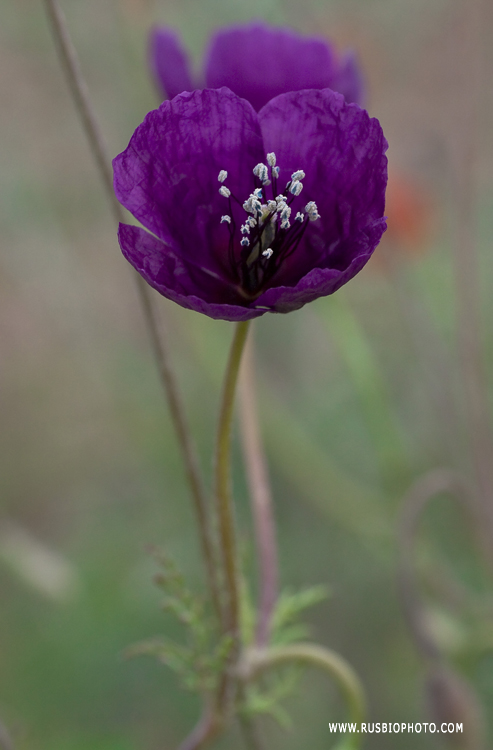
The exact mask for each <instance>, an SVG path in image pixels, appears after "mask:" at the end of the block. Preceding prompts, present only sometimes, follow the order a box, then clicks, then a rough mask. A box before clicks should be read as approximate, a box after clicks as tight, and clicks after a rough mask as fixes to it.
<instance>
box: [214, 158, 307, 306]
mask: <svg viewBox="0 0 493 750" xmlns="http://www.w3.org/2000/svg"><path fill="white" fill-rule="evenodd" d="M279 173H280V168H279V167H278V166H276V155H275V154H274V153H270V154H267V164H257V166H256V167H254V169H253V176H254V190H253V193H250V196H249V197H248V198H247V200H246V201H244V202H243V203H241V201H239V200H238V198H237V197H236V196H235V195H233V194H232V192H231V190H229V188H227V187H226V185H225V184H224V182H225V180H226V179H227V177H228V173H227V172H226V170H224V169H222V170H221V171H220V172H219V176H218V180H219V182H220V183H221V187H220V188H219V193H220V194H221V195H222V196H224V198H227V199H228V201H229V213H228V214H225V215H224V216H222V217H221V223H222V224H226V226H227V228H228V231H229V250H228V253H229V263H230V265H231V269H232V272H233V275H234V277H235V279H236V280H237V282H238V283H239V289H240V292H241V293H242V294H243V296H244V297H246V298H247V299H255V298H256V297H258V296H259V295H260V294H261V293H262V291H263V289H264V288H265V287H266V285H267V283H268V282H269V280H270V279H271V278H272V276H273V275H274V274H275V273H276V271H278V269H279V267H280V266H281V264H282V262H283V261H284V260H285V259H286V258H288V257H289V256H290V255H292V254H293V253H294V252H295V250H296V248H297V247H298V245H299V243H300V241H301V238H302V237H303V235H304V233H305V231H306V227H307V226H308V222H309V221H316V220H317V219H319V218H320V214H319V213H318V209H317V205H316V203H315V202H314V201H310V202H309V203H307V204H306V206H305V207H304V211H303V210H301V211H298V212H297V214H296V216H295V219H294V221H291V214H292V211H293V208H292V206H293V203H294V202H295V201H296V199H297V198H298V196H299V195H300V193H301V191H302V190H303V183H302V182H301V180H303V179H304V177H305V173H304V172H303V170H301V169H299V170H298V171H296V172H293V174H292V175H291V179H290V180H289V182H288V183H287V184H286V186H285V188H284V190H283V192H282V193H278V186H277V182H278V179H279ZM269 188H270V189H269ZM269 193H270V196H271V197H269ZM232 200H234V201H236V203H238V204H239V205H240V206H241V208H242V209H243V210H244V211H245V221H244V223H243V224H242V225H241V226H240V230H239V233H237V232H236V223H235V220H234V218H233V211H232ZM238 246H239V247H238Z"/></svg>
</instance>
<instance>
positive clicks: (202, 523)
mask: <svg viewBox="0 0 493 750" xmlns="http://www.w3.org/2000/svg"><path fill="white" fill-rule="evenodd" d="M44 2H45V6H46V10H47V14H48V17H49V20H50V23H51V28H52V32H53V38H54V41H55V45H56V48H57V52H58V56H59V59H60V63H61V67H62V69H63V71H64V73H65V77H66V79H67V83H68V85H69V88H70V92H71V94H72V98H73V101H74V104H75V107H76V110H77V113H78V115H79V118H80V121H81V123H82V127H83V129H84V133H85V135H86V138H87V140H88V143H89V147H90V150H91V153H92V155H93V158H94V160H95V162H96V166H97V168H98V171H99V175H100V177H101V180H102V183H103V186H104V188H105V191H106V194H107V197H108V200H109V202H110V206H111V210H112V213H113V216H114V218H115V220H116V222H117V223H119V222H123V221H125V213H124V211H123V209H122V206H121V205H120V203H119V202H118V200H117V198H116V195H115V192H114V190H113V174H112V169H111V161H110V159H109V157H108V154H107V152H106V147H105V144H104V140H103V137H102V134H101V131H100V129H99V125H98V122H97V118H96V115H95V113H94V109H93V107H92V104H91V100H90V97H89V91H88V89H87V85H86V82H85V80H84V78H83V76H82V72H81V69H80V65H79V60H78V58H77V53H76V50H75V47H74V45H73V43H72V39H71V37H70V34H69V31H68V26H67V22H66V20H65V16H64V14H63V12H62V10H61V8H60V5H59V4H58V1H57V0H44ZM134 279H135V281H136V284H137V291H138V296H139V299H140V304H141V307H142V311H143V315H144V323H145V326H146V328H147V331H148V335H149V339H150V342H151V346H152V350H153V353H154V357H155V360H156V363H157V366H158V371H159V375H160V379H161V383H162V386H163V388H164V392H165V395H166V398H167V402H168V406H169V410H170V413H171V420H172V422H173V427H174V429H175V432H176V435H177V438H178V442H179V445H180V449H181V452H182V456H183V461H184V464H185V470H186V475H187V479H188V482H189V484H190V489H191V492H192V498H193V503H194V507H195V513H196V517H197V523H198V527H199V534H200V541H201V546H202V553H203V556H204V560H205V564H206V574H207V580H208V586H209V590H210V594H211V599H212V603H213V606H214V609H215V612H216V615H217V617H218V619H220V618H221V610H220V597H219V583H218V571H217V563H216V554H215V549H214V541H213V536H212V532H211V529H210V521H209V513H208V502H207V496H206V492H205V488H204V484H203V481H202V477H201V473H200V469H199V462H198V459H197V453H196V450H195V445H194V443H193V440H192V436H191V433H190V429H189V426H188V421H187V418H186V415H185V409H184V406H183V402H182V399H181V396H180V392H179V388H178V384H177V379H176V376H175V374H174V371H173V368H172V366H171V360H170V356H169V351H168V347H167V344H166V342H165V340H164V338H163V335H162V331H160V327H159V324H158V319H157V316H156V312H155V310H154V306H153V304H152V298H151V291H150V288H149V287H148V286H147V284H146V283H145V281H144V280H143V279H142V277H141V276H139V274H137V273H135V274H134Z"/></svg>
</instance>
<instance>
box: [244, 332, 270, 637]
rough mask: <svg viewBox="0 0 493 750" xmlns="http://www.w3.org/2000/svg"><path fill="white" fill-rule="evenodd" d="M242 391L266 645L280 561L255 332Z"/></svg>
mask: <svg viewBox="0 0 493 750" xmlns="http://www.w3.org/2000/svg"><path fill="white" fill-rule="evenodd" d="M239 395H240V408H241V412H240V413H241V432H242V438H243V454H244V457H245V464H246V470H247V471H246V474H247V480H248V484H249V488H250V497H251V503H252V515H253V521H254V527H255V536H256V542H257V551H258V558H259V573H260V575H259V578H260V603H259V612H258V621H257V630H256V638H255V641H256V645H257V646H258V647H259V648H262V647H264V646H267V644H268V642H269V636H270V626H271V620H272V613H273V611H274V607H275V605H276V601H277V596H278V562H277V542H276V529H275V522H274V514H273V508H272V495H271V491H270V486H269V478H268V473H267V466H266V462H265V456H264V452H263V448H262V439H261V436H260V429H259V424H258V412H257V403H256V398H255V362H254V346H253V339H252V337H251V336H250V339H249V341H248V343H247V345H246V347H245V355H244V358H243V364H242V368H241V373H240V381H239Z"/></svg>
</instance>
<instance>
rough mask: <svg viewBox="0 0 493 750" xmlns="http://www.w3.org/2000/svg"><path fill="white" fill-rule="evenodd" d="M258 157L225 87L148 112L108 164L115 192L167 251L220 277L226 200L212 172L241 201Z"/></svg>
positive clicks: (243, 116) (257, 146)
mask: <svg viewBox="0 0 493 750" xmlns="http://www.w3.org/2000/svg"><path fill="white" fill-rule="evenodd" d="M264 158H265V152H264V148H263V144H262V136H261V133H260V126H259V124H258V118H257V115H256V113H255V112H254V110H253V109H252V107H251V105H250V104H249V103H248V102H246V101H244V100H243V99H239V98H238V97H237V96H235V95H234V94H233V93H232V92H231V91H228V90H227V89H222V90H219V91H211V90H208V89H205V90H202V91H194V92H192V93H185V94H180V95H179V96H177V97H175V98H174V99H173V100H171V101H167V102H163V104H162V105H161V106H160V107H159V109H157V110H154V111H153V112H150V113H149V114H148V115H147V116H146V118H145V120H144V122H143V123H142V124H141V125H140V126H139V127H138V128H137V130H136V131H135V133H134V135H133V136H132V138H131V140H130V143H129V145H128V147H127V149H126V150H125V151H124V152H123V153H122V154H120V155H119V156H117V157H116V159H114V161H113V167H114V184H115V192H116V196H117V198H118V200H119V201H120V203H122V204H123V205H124V206H125V208H127V209H128V210H129V211H130V212H131V213H132V214H133V215H134V216H135V218H136V219H138V221H140V222H141V223H142V224H143V225H144V226H145V227H146V228H147V229H149V230H150V231H151V232H153V233H154V234H155V235H157V236H158V237H159V238H160V239H162V240H163V241H164V242H166V243H167V244H168V245H170V246H171V247H172V248H173V250H174V252H176V253H180V254H182V255H183V257H184V259H188V260H193V259H195V258H196V259H198V262H199V263H200V265H202V266H204V267H205V268H207V269H209V270H210V271H213V272H214V273H216V274H218V275H219V276H223V277H224V278H226V279H227V278H229V277H230V276H231V269H230V267H229V265H228V252H227V246H228V240H229V234H228V231H227V229H226V228H225V226H224V225H221V224H220V217H221V215H222V214H227V213H229V201H228V199H227V198H224V197H223V196H221V195H220V194H219V187H220V185H221V184H220V183H219V182H218V175H219V172H220V171H221V170H226V171H227V172H228V178H227V180H226V182H225V183H224V184H225V185H227V187H228V188H229V189H230V190H231V191H232V192H233V194H234V195H236V196H237V197H238V198H239V200H241V201H243V200H245V199H246V198H247V197H248V195H249V193H250V192H251V190H252V186H253V175H252V169H253V166H255V164H257V163H258V162H260V161H262V160H263V159H264ZM235 210H236V209H235ZM240 210H241V209H240Z"/></svg>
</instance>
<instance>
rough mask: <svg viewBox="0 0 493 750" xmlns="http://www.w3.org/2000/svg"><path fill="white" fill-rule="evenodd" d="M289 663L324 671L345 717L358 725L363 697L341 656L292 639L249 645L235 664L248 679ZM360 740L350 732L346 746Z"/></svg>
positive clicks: (363, 709) (363, 713) (356, 744)
mask: <svg viewBox="0 0 493 750" xmlns="http://www.w3.org/2000/svg"><path fill="white" fill-rule="evenodd" d="M292 663H294V664H306V665H309V666H313V667H317V668H318V669H321V670H323V671H324V672H328V674H329V675H330V676H331V677H332V678H333V679H334V680H335V681H336V683H337V684H338V686H339V688H340V690H341V693H342V695H343V697H344V700H345V702H346V705H347V708H348V713H349V721H350V722H352V723H356V724H357V725H358V726H359V725H360V724H361V722H362V721H364V720H365V716H366V699H365V693H364V690H363V686H362V684H361V682H360V679H359V677H358V676H357V674H356V672H355V671H354V670H353V668H352V667H351V666H350V665H349V664H348V663H347V662H346V661H345V660H344V659H343V658H342V657H341V656H339V655H338V654H336V653H334V652H333V651H330V650H329V649H327V648H324V647H323V646H318V645H316V644H313V643H295V644H291V645H288V646H278V647H272V648H268V649H257V648H253V649H250V650H249V651H247V652H246V654H245V656H244V658H243V661H242V663H240V665H239V670H238V671H239V677H240V679H243V680H244V681H246V682H249V681H251V680H254V679H256V678H257V677H259V676H260V675H261V674H263V673H264V672H266V671H268V670H270V669H273V668H275V667H281V666H284V665H286V664H292ZM361 742H362V735H361V733H352V734H351V735H350V740H349V743H348V745H347V746H348V747H351V748H355V749H356V748H358V747H360V745H361Z"/></svg>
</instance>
